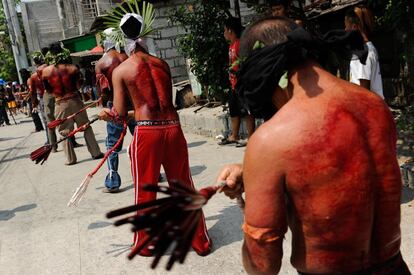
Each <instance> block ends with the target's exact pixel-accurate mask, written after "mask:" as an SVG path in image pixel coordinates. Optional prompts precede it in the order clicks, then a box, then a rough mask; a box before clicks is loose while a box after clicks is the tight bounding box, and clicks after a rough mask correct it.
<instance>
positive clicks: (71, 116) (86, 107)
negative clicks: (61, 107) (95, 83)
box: [66, 98, 101, 119]
mask: <svg viewBox="0 0 414 275" xmlns="http://www.w3.org/2000/svg"><path fill="white" fill-rule="evenodd" d="M100 101H101V98H98V99H97V100H95V101H93V102H92V103H91V104H89V105H86V106H85V107H83V108H82V109H80V110H79V111H77V112H76V113H74V114H71V115H70V116H68V117H67V118H66V119H72V118H74V117H75V116H77V115H78V114H80V113H82V112H83V111H85V110H87V109H89V108H90V107H92V106H93V105H95V104H98V103H99V102H100Z"/></svg>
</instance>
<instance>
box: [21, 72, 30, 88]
mask: <svg viewBox="0 0 414 275" xmlns="http://www.w3.org/2000/svg"><path fill="white" fill-rule="evenodd" d="M19 73H20V76H21V77H22V81H23V84H24V83H26V82H27V80H28V79H29V78H30V72H29V71H28V70H27V69H26V68H23V69H20V70H19Z"/></svg>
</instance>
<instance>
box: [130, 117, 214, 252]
mask: <svg viewBox="0 0 414 275" xmlns="http://www.w3.org/2000/svg"><path fill="white" fill-rule="evenodd" d="M129 156H130V159H131V170H132V177H133V180H134V185H135V204H140V203H143V202H147V201H151V200H154V199H156V194H155V193H152V192H146V191H144V190H143V184H158V178H159V175H160V169H161V165H162V166H163V167H164V170H165V173H166V175H167V179H168V180H169V181H170V180H177V181H179V182H181V183H183V184H186V185H187V186H189V187H191V188H192V189H195V188H194V184H193V180H192V178H191V173H190V167H189V162H188V151H187V141H186V140H185V138H184V134H183V132H182V130H181V126H180V125H179V124H174V125H162V126H136V127H135V132H134V137H133V139H132V142H131V145H130V148H129ZM145 236H146V233H145V232H142V231H140V232H139V233H138V234H136V233H135V235H134V245H135V246H136V245H139V244H140V241H142V240H144V239H145ZM192 247H193V249H194V250H195V251H196V252H197V253H198V254H200V255H203V254H206V253H208V252H209V251H210V248H211V243H210V238H209V236H208V233H207V228H206V223H205V219H204V215H202V217H201V218H200V222H199V225H198V229H197V232H196V235H195V236H194V239H193V242H192ZM140 254H142V255H148V254H149V253H148V249H144V250H143V252H142V253H140Z"/></svg>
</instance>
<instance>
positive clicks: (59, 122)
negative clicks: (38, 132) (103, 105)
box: [47, 98, 101, 129]
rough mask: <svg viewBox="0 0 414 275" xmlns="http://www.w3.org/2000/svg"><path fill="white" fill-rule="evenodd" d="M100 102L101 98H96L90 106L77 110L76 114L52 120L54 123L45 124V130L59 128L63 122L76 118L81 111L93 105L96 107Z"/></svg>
mask: <svg viewBox="0 0 414 275" xmlns="http://www.w3.org/2000/svg"><path fill="white" fill-rule="evenodd" d="M100 102H101V98H98V99H97V100H95V101H92V102H91V103H90V104H88V105H86V106H85V107H83V108H82V109H80V110H79V111H77V112H76V113H74V114H71V115H70V116H67V117H65V118H59V119H56V120H54V121H51V122H49V123H48V124H47V128H49V129H54V128H56V127H57V126H59V125H61V124H62V123H64V122H65V121H67V120H69V119H73V118H74V117H75V116H77V115H78V114H80V113H82V112H83V111H85V110H87V109H89V108H90V107H92V106H94V105H96V104H99V103H100Z"/></svg>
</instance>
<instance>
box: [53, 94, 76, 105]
mask: <svg viewBox="0 0 414 275" xmlns="http://www.w3.org/2000/svg"><path fill="white" fill-rule="evenodd" d="M76 97H78V94H76V93H72V94H68V95H64V96H62V97H56V103H59V102H62V101H65V100H69V99H72V98H76Z"/></svg>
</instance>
